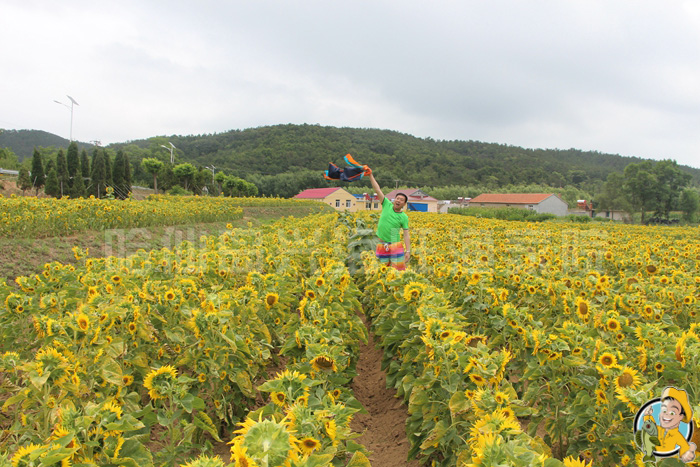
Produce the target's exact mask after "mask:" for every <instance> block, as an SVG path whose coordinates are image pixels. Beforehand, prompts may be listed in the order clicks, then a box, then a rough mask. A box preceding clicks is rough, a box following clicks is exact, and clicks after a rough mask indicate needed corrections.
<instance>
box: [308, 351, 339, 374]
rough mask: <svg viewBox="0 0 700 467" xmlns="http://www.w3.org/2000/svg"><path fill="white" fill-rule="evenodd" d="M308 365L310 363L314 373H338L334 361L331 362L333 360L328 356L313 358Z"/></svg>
mask: <svg viewBox="0 0 700 467" xmlns="http://www.w3.org/2000/svg"><path fill="white" fill-rule="evenodd" d="M309 363H311V366H312V367H313V368H314V370H316V371H325V372H331V371H338V367H337V366H336V364H335V360H333V358H332V357H331V356H328V355H318V356H316V357H314V358H313V359H312V360H311V362H309Z"/></svg>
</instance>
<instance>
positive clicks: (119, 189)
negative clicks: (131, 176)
mask: <svg viewBox="0 0 700 467" xmlns="http://www.w3.org/2000/svg"><path fill="white" fill-rule="evenodd" d="M112 184H113V186H114V194H115V195H116V197H117V198H119V199H124V198H126V193H125V192H124V151H123V150H121V149H119V150H118V151H117V155H116V156H115V157H114V167H113V168H112Z"/></svg>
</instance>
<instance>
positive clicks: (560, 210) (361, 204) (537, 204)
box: [294, 187, 629, 221]
mask: <svg viewBox="0 0 700 467" xmlns="http://www.w3.org/2000/svg"><path fill="white" fill-rule="evenodd" d="M398 193H404V194H406V196H408V204H407V209H408V210H409V211H418V212H437V213H447V212H449V210H450V209H452V208H469V207H479V208H505V207H512V208H519V209H528V210H530V211H535V212H537V213H547V214H554V215H555V216H566V215H569V214H574V215H584V216H589V217H602V218H605V219H609V220H614V221H629V214H628V213H626V212H624V211H596V210H595V209H594V208H593V204H592V203H591V202H590V201H587V200H585V199H582V200H578V201H577V203H576V206H569V205H568V204H567V203H566V201H564V200H563V199H561V197H560V196H559V195H557V194H556V193H482V194H480V195H479V196H477V197H475V198H458V199H456V200H438V199H436V198H433V197H432V196H430V195H427V194H425V193H424V192H423V191H421V190H420V189H413V190H393V191H391V192H389V193H386V197H387V198H388V199H390V200H392V201H393V199H394V198H395V197H396V195H397V194H398ZM294 197H295V198H298V199H311V200H316V201H319V202H322V203H325V204H328V205H329V206H331V207H332V208H334V209H336V210H338V211H349V212H358V211H379V210H381V205H380V204H379V201H378V200H377V195H376V193H363V194H352V193H350V192H348V191H347V190H345V189H343V188H340V187H329V188H312V189H308V190H304V191H302V192H301V193H299V194H297V195H296V196H294Z"/></svg>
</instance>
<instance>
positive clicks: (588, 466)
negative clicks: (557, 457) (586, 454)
mask: <svg viewBox="0 0 700 467" xmlns="http://www.w3.org/2000/svg"><path fill="white" fill-rule="evenodd" d="M564 467H593V460H591V462H590V463H589V462H587V461H584V460H580V459H578V458H576V457H574V456H569V457H567V458H565V459H564Z"/></svg>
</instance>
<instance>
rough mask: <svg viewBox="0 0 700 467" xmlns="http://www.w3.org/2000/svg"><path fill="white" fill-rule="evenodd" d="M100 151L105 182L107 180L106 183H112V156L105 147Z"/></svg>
mask: <svg viewBox="0 0 700 467" xmlns="http://www.w3.org/2000/svg"><path fill="white" fill-rule="evenodd" d="M102 152H103V154H104V159H105V182H107V185H114V182H113V181H112V158H111V157H110V155H109V152H108V151H107V149H102Z"/></svg>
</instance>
